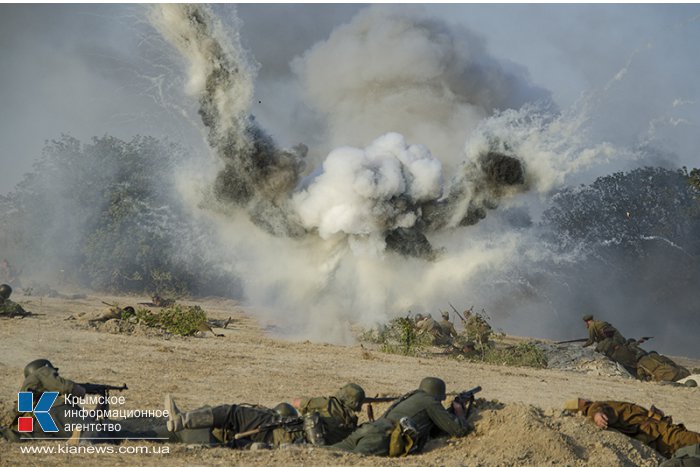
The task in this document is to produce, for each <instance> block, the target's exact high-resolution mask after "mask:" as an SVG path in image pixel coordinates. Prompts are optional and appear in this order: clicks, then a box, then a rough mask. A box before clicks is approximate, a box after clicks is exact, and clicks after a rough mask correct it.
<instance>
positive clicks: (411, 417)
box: [331, 377, 468, 457]
mask: <svg viewBox="0 0 700 467" xmlns="http://www.w3.org/2000/svg"><path fill="white" fill-rule="evenodd" d="M445 397H446V394H445V382H444V381H443V380H441V379H439V378H432V377H428V378H424V379H423V380H422V381H421V383H420V385H419V386H418V389H417V390H415V391H412V392H409V393H408V394H405V395H404V396H402V397H401V398H399V399H398V400H397V401H396V402H394V403H393V404H392V405H391V407H389V409H388V410H387V411H386V412H385V413H384V415H382V416H381V417H380V418H379V419H377V420H376V421H374V422H369V423H365V424H363V425H362V426H360V428H358V429H357V431H355V432H354V433H352V434H351V435H350V436H348V437H347V438H345V439H344V440H343V441H341V442H339V443H336V444H334V445H332V446H331V448H333V449H340V450H343V451H350V452H355V453H359V454H367V455H375V456H390V457H398V456H405V455H407V454H411V453H416V452H421V451H422V450H423V448H424V446H425V443H426V442H427V441H428V439H429V437H430V435H431V433H432V432H434V431H440V432H442V433H446V434H448V435H450V436H465V435H466V434H467V432H468V428H467V420H466V418H465V408H464V406H463V405H462V404H461V403H459V402H456V401H455V402H453V403H452V406H451V407H450V409H445V408H444V407H443V405H442V401H443V400H445Z"/></svg>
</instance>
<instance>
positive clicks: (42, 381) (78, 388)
mask: <svg viewBox="0 0 700 467" xmlns="http://www.w3.org/2000/svg"><path fill="white" fill-rule="evenodd" d="M20 392H31V393H32V394H34V398H33V401H34V403H36V402H37V401H38V400H39V398H40V397H41V395H42V394H43V393H44V392H58V397H57V398H56V400H55V401H54V403H53V405H52V407H51V409H50V410H49V415H50V416H51V418H52V419H53V421H54V423H55V424H56V427H57V428H58V431H56V432H43V431H42V430H41V429H40V428H39V424H38V423H37V422H36V419H35V420H34V424H33V425H34V427H35V428H34V430H33V431H32V432H22V433H20V432H18V431H15V430H14V429H13V428H10V429H5V430H3V435H4V436H5V437H6V438H8V439H9V440H11V441H17V440H19V439H35V438H56V439H68V438H73V439H74V440H76V441H77V440H80V439H81V438H82V439H89V440H90V441H92V442H100V441H106V442H113V441H119V440H120V439H128V438H135V439H141V438H144V437H148V438H151V437H163V436H165V437H167V434H168V432H167V431H166V430H165V420H160V421H159V420H158V419H154V418H152V419H150V420H137V419H127V420H120V421H119V426H120V429H119V430H111V431H110V430H109V428H110V426H113V425H114V424H112V423H111V422H110V420H107V419H104V420H97V419H95V418H93V417H90V416H87V415H85V414H80V413H79V411H80V410H81V409H82V407H81V406H80V405H78V404H77V403H76V401H75V397H77V398H82V397H83V396H85V394H86V389H85V387H83V386H82V385H80V384H78V383H75V382H74V381H71V380H69V379H65V378H63V377H61V376H60V375H59V374H58V368H56V367H54V366H53V364H52V363H51V362H50V361H49V360H46V359H38V360H34V361H32V362H30V363H29V364H27V366H25V367H24V381H23V383H22V386H21V388H20ZM23 415H24V414H21V413H17V414H16V417H15V422H13V425H14V424H15V423H16V421H17V418H18V417H20V416H23ZM24 416H32V417H33V418H34V414H33V413H28V414H26V415H24ZM159 422H160V425H162V427H161V429H160V430H159V429H158V425H159ZM75 425H80V426H81V427H87V428H84V429H82V430H68V429H66V427H70V426H75ZM144 425H145V426H144ZM130 426H133V427H134V428H133V429H129V427H130ZM99 438H103V439H102V440H100V439H99ZM108 438H109V439H108Z"/></svg>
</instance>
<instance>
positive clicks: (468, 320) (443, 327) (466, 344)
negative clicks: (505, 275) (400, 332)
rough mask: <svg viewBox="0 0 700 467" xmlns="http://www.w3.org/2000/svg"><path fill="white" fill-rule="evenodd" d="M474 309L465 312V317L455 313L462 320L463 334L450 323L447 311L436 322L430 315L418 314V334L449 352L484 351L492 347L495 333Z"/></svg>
mask: <svg viewBox="0 0 700 467" xmlns="http://www.w3.org/2000/svg"><path fill="white" fill-rule="evenodd" d="M472 310H473V307H472V309H469V310H465V311H464V315H461V314H459V312H457V310H455V313H456V314H457V315H458V316H459V318H460V319H461V320H462V325H463V327H464V329H463V331H462V333H458V332H457V330H456V329H455V326H454V324H453V323H452V322H451V321H450V314H449V312H447V311H442V312H440V315H441V317H442V319H441V320H440V321H436V320H435V319H433V317H432V316H431V315H430V314H425V315H423V314H421V313H418V314H416V317H415V329H416V334H418V335H419V336H420V335H427V336H429V338H430V343H431V344H432V345H435V346H439V347H445V348H447V349H448V351H450V352H452V351H459V352H461V353H465V354H469V353H472V352H475V351H479V350H483V349H484V348H486V347H487V346H489V345H490V340H489V339H490V337H491V334H492V333H493V330H492V328H491V325H490V324H489V323H488V321H487V320H486V319H485V318H484V317H483V316H482V315H480V314H478V313H473V311H472Z"/></svg>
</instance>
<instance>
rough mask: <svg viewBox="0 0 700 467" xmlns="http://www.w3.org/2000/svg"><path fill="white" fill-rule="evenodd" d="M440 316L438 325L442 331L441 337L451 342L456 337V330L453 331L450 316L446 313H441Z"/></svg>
mask: <svg viewBox="0 0 700 467" xmlns="http://www.w3.org/2000/svg"><path fill="white" fill-rule="evenodd" d="M441 315H442V320H440V321H439V322H438V325H439V326H440V328H441V329H442V334H443V336H445V337H446V338H447V339H448V340H449V341H450V342H451V341H452V338H455V337H457V336H458V334H457V330H456V329H455V327H454V324H452V323H451V322H450V314H449V313H448V312H447V311H443V312H441Z"/></svg>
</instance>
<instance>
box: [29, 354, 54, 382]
mask: <svg viewBox="0 0 700 467" xmlns="http://www.w3.org/2000/svg"><path fill="white" fill-rule="evenodd" d="M45 366H48V367H49V368H53V369H54V370H56V371H58V368H56V367H55V366H53V365H52V364H51V362H50V361H48V360H46V359H45V358H40V359H38V360H33V361H31V362H29V363H27V366H25V367H24V377H25V378H26V377H28V376H29V375H31V374H33V373H34V372H35V371H36V370H38V369H39V368H43V367H45Z"/></svg>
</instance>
